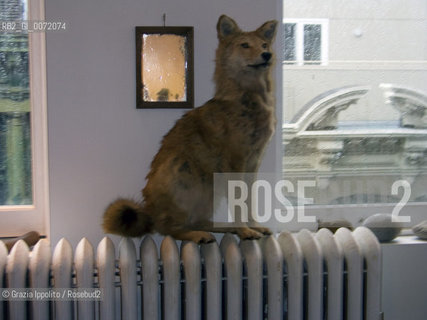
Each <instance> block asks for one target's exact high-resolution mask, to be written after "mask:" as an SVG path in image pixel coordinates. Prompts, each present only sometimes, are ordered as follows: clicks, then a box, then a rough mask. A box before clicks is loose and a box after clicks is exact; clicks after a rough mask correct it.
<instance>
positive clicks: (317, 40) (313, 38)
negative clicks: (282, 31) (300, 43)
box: [304, 24, 322, 64]
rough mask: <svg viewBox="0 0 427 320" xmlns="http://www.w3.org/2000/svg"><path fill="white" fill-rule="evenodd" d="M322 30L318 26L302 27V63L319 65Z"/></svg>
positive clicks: (308, 25) (307, 25)
mask: <svg viewBox="0 0 427 320" xmlns="http://www.w3.org/2000/svg"><path fill="white" fill-rule="evenodd" d="M321 39H322V29H321V26H320V25H319V24H306V25H304V61H306V63H313V64H319V63H320V60H321V54H320V50H321Z"/></svg>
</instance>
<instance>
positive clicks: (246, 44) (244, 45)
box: [241, 42, 249, 49]
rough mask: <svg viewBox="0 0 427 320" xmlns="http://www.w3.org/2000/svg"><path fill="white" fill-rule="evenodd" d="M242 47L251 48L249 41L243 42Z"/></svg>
mask: <svg viewBox="0 0 427 320" xmlns="http://www.w3.org/2000/svg"><path fill="white" fill-rule="evenodd" d="M241 47H242V48H245V49H248V48H249V43H247V42H243V43H242V44H241Z"/></svg>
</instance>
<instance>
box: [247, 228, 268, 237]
mask: <svg viewBox="0 0 427 320" xmlns="http://www.w3.org/2000/svg"><path fill="white" fill-rule="evenodd" d="M251 229H253V230H255V231H258V232H259V233H262V234H263V235H265V236H269V235H271V234H273V232H272V231H271V230H270V229H268V228H264V227H251Z"/></svg>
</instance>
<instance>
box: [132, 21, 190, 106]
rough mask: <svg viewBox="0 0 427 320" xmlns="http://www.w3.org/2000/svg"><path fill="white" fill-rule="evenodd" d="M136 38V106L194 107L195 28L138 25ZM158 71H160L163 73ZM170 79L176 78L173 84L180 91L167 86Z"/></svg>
mask: <svg viewBox="0 0 427 320" xmlns="http://www.w3.org/2000/svg"><path fill="white" fill-rule="evenodd" d="M135 41H136V108H137V109H147V108H149V109H152V108H155V109H157V108H183V109H190V108H193V107H194V56H193V54H194V53H193V52H194V30H193V27H158V26H157V27H140V26H138V27H135ZM144 47H145V51H146V52H144ZM164 47H165V48H166V49H165V48H164ZM144 54H145V56H144ZM175 56H176V58H175ZM144 61H145V64H146V65H144ZM183 61H184V62H183ZM156 70H157V71H156ZM159 70H160V71H159ZM174 70H177V72H174ZM169 71H171V73H172V74H173V76H170V73H169ZM156 72H160V74H161V76H159V74H158V73H156ZM162 72H163V73H162ZM163 75H165V77H163ZM170 78H173V79H174V80H170ZM181 78H182V79H183V81H181ZM165 79H166V80H165ZM176 79H178V80H176ZM167 81H173V85H174V86H177V87H179V89H177V90H175V91H176V92H178V93H176V92H175V93H174V92H172V91H173V90H170V89H169V88H168V87H167V86H168V84H167ZM165 83H166V84H165ZM159 88H160V89H159ZM156 95H157V96H156Z"/></svg>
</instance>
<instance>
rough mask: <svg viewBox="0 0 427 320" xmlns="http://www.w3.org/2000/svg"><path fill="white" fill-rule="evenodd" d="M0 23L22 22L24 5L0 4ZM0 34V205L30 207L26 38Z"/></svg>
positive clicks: (5, 32) (13, 2) (11, 32)
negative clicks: (0, 21)
mask: <svg viewBox="0 0 427 320" xmlns="http://www.w3.org/2000/svg"><path fill="white" fill-rule="evenodd" d="M1 7H2V8H1V17H0V19H1V20H2V23H3V24H4V23H15V22H16V21H19V20H23V19H25V18H26V17H25V14H26V9H25V8H26V3H24V2H20V1H2V2H1ZM7 30H8V28H7V25H6V27H4V28H3V27H2V31H1V32H0V205H29V204H32V202H33V199H32V173H31V168H32V165H31V159H32V156H31V124H30V118H31V117H30V109H31V108H30V88H29V84H30V77H29V62H28V34H25V33H18V32H13V31H10V32H8V31H7Z"/></svg>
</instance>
